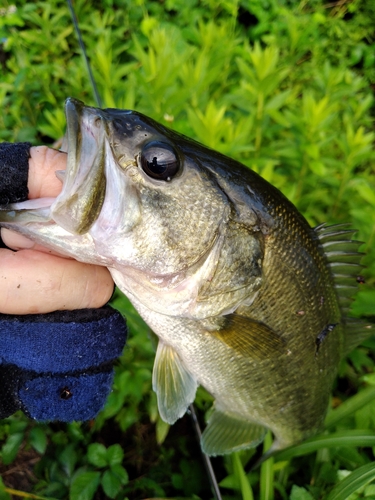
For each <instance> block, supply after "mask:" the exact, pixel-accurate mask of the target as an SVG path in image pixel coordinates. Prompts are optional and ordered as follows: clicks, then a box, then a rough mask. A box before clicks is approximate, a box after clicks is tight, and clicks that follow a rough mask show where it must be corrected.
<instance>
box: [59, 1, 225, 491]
mask: <svg viewBox="0 0 375 500" xmlns="http://www.w3.org/2000/svg"><path fill="white" fill-rule="evenodd" d="M66 1H67V4H68V7H69V11H70V15H71V17H72V21H73V25H74V29H75V32H76V34H77V38H78V43H79V46H80V48H81V52H82V57H83V60H84V63H85V66H86V69H87V72H88V75H89V79H90V83H91V87H92V91H93V94H94V99H95V102H96V105H97V106H98V108H101V107H102V100H101V98H100V95H99V92H98V88H97V86H96V82H95V79H94V75H93V73H92V70H91V64H90V60H89V58H88V56H87V52H86V47H85V44H84V42H83V39H82V34H81V30H80V29H79V24H78V19H77V16H76V14H75V11H74V7H73V4H72V1H71V0H66ZM187 413H188V414H189V415H190V417H191V420H192V424H193V428H194V431H195V434H196V436H197V438H198V442H199V445H200V441H201V437H202V431H201V428H200V425H199V422H198V418H197V414H196V411H195V408H194V405H193V404H191V405H190V406H189V409H188V412H187ZM201 453H202V457H203V462H204V465H205V468H206V472H207V475H208V477H209V481H210V484H211V489H212V493H213V494H214V497H215V500H222V497H221V493H220V488H219V485H218V482H217V479H216V476H215V471H214V468H213V466H212V463H211V460H210V457H209V456H208V455H206V453H204V452H203V451H202V450H201Z"/></svg>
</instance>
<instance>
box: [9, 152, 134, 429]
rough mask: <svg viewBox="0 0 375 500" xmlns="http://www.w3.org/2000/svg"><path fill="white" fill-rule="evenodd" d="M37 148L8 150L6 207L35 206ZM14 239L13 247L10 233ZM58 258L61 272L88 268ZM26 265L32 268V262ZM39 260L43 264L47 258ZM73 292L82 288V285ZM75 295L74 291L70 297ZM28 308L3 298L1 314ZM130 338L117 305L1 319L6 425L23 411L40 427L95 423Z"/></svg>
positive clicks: (20, 302) (26, 310) (103, 276)
mask: <svg viewBox="0 0 375 500" xmlns="http://www.w3.org/2000/svg"><path fill="white" fill-rule="evenodd" d="M30 146H31V145H30V144H29V143H20V144H9V143H2V144H0V202H1V203H3V204H4V203H11V202H15V201H23V200H25V199H27V196H28V188H27V182H28V169H29V151H30ZM34 160H35V158H34ZM34 163H35V161H34ZM34 166H35V165H34ZM7 239H8V240H12V238H11V237H9V234H8V238H7ZM41 250H42V249H41ZM1 252H10V250H1ZM20 253H21V252H20ZM12 255H14V254H11V256H12ZM27 255H28V254H26V267H27V265H28V261H27ZM33 255H34V254H33ZM1 256H3V259H4V254H0V259H1V258H2V257H1ZM34 256H35V255H34ZM6 257H9V254H8V253H7V255H6ZM40 257H42V258H40ZM52 257H54V258H55V259H57V261H56V260H55V261H54V262H57V266H67V267H68V266H72V265H73V266H75V265H76V266H77V269H78V270H81V266H87V265H86V264H79V263H76V262H75V261H71V260H70V261H68V260H66V261H64V259H62V258H61V259H59V258H58V257H55V256H49V255H48V254H44V259H45V261H46V262H47V261H48V259H49V258H52ZM13 260H14V259H13ZM19 261H20V262H21V261H22V265H24V264H25V259H20V260H19ZM37 261H39V262H43V254H41V255H39V257H38V259H37ZM60 261H61V262H60ZM34 264H35V259H34V260H33V259H31V260H30V264H29V267H30V266H34ZM89 267H90V268H93V266H89ZM100 271H103V270H102V269H100ZM30 272H31V273H33V272H35V273H37V272H38V269H37V268H36V269H33V268H32V269H31V271H30ZM103 273H104V271H103ZM3 274H6V273H4V272H3ZM86 274H87V273H86V272H85V275H86ZM28 276H29V275H28ZM77 276H79V272H77ZM3 277H4V276H3ZM6 277H7V276H5V278H6ZM8 277H9V278H11V276H8ZM77 280H79V278H77ZM106 280H107V281H106ZM99 282H100V280H99ZM102 282H103V283H105V284H106V285H107V286H108V277H107V276H106V275H105V274H102ZM86 285H87V286H89V284H86ZM71 286H72V288H74V287H75V286H76V283H74V282H73V283H72V284H71ZM67 293H69V290H65V294H67ZM6 295H7V296H9V293H6ZM35 295H36V296H37V297H39V296H38V294H37V293H36V294H35ZM93 295H94V294H93ZM64 299H65V297H64V296H63V294H62V299H61V301H62V302H64V303H65V302H66V301H65V300H64ZM58 300H59V299H57V304H58V303H59V302H58ZM13 302H14V301H13ZM28 302H29V303H30V302H32V297H31V298H30V300H29V299H27V300H24V301H22V300H21V301H17V303H15V304H14V303H13V304H12V303H9V300H8V302H6V300H5V299H3V303H2V301H1V292H0V312H1V311H3V312H9V311H10V312H14V311H17V313H19V314H21V313H27V312H29V310H30V307H29V303H28ZM46 302H47V301H46ZM73 302H74V301H73ZM51 303H52V304H56V302H53V301H52V302H51ZM80 304H81V303H80V302H78V304H77V306H79V305H80ZM94 304H95V305H96V303H95V301H94ZM33 307H34V308H35V304H34V306H33ZM39 310H41V311H43V312H44V311H49V309H48V303H47V306H46V307H43V304H42V305H41V307H40V309H39ZM126 337H127V329H126V323H125V320H124V318H123V317H122V316H121V314H120V313H118V312H117V311H115V310H114V309H112V308H111V307H109V306H105V307H101V308H85V309H76V310H69V311H63V310H58V311H53V312H48V313H46V314H24V315H17V316H13V315H10V314H0V418H6V417H8V416H9V415H11V414H12V413H14V412H15V411H16V410H18V409H21V410H23V411H24V413H25V414H26V415H28V416H29V417H31V418H35V419H36V420H40V421H54V420H58V421H67V422H69V421H73V420H88V419H91V418H93V417H95V415H96V414H97V413H98V412H99V411H100V409H101V408H102V406H103V405H104V403H105V400H106V397H107V395H108V393H109V392H110V390H111V384H112V379H113V362H114V360H115V359H116V358H117V357H118V356H119V355H120V354H121V352H122V349H123V347H124V345H125V342H126Z"/></svg>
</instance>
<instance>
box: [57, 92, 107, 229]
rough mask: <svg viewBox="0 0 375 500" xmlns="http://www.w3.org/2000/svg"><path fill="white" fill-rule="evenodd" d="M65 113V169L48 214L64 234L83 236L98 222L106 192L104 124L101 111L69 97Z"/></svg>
mask: <svg viewBox="0 0 375 500" xmlns="http://www.w3.org/2000/svg"><path fill="white" fill-rule="evenodd" d="M65 114H66V121H67V131H66V137H65V139H64V149H67V153H68V158H67V167H66V171H65V174H64V179H63V187H62V191H61V193H60V194H59V195H58V196H57V198H56V200H55V202H54V203H53V204H52V206H51V213H50V215H51V218H52V219H53V220H54V221H55V222H56V223H57V224H59V225H60V226H61V227H62V228H64V229H65V230H66V231H69V232H70V233H73V234H84V233H86V232H87V231H88V230H89V229H90V227H91V226H92V225H93V223H94V222H95V220H96V219H97V217H98V215H99V213H100V211H101V208H102V205H103V201H104V196H105V191H106V178H105V148H106V130H105V122H104V120H103V118H104V116H103V112H102V111H101V110H100V109H97V108H90V107H87V106H85V105H84V104H83V103H82V102H81V101H78V100H76V99H72V98H69V99H67V100H66V103H65Z"/></svg>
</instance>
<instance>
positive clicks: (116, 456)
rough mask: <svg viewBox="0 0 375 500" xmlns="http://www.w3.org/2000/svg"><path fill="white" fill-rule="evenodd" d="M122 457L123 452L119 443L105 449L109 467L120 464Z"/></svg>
mask: <svg viewBox="0 0 375 500" xmlns="http://www.w3.org/2000/svg"><path fill="white" fill-rule="evenodd" d="M123 459H124V452H123V449H122V448H121V446H120V445H119V444H113V445H112V446H110V447H109V448H108V449H107V462H108V464H109V465H110V466H111V467H112V466H114V465H119V464H121V463H122V461H123Z"/></svg>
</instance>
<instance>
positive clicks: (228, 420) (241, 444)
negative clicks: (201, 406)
mask: <svg viewBox="0 0 375 500" xmlns="http://www.w3.org/2000/svg"><path fill="white" fill-rule="evenodd" d="M266 432H267V431H266V429H265V428H264V427H263V426H262V425H259V424H255V423H251V422H249V421H247V420H243V419H241V418H238V417H237V416H234V415H232V414H230V413H228V412H222V411H219V410H215V411H214V412H213V414H212V415H211V418H210V420H209V421H208V425H207V427H206V429H205V430H204V432H203V434H202V440H201V445H202V450H203V452H204V453H206V454H207V455H210V456H215V455H224V454H226V453H232V452H234V451H238V450H243V449H245V448H255V446H257V445H258V444H259V443H261V442H262V441H263V439H264V436H265V434H266Z"/></svg>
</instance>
